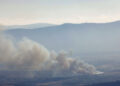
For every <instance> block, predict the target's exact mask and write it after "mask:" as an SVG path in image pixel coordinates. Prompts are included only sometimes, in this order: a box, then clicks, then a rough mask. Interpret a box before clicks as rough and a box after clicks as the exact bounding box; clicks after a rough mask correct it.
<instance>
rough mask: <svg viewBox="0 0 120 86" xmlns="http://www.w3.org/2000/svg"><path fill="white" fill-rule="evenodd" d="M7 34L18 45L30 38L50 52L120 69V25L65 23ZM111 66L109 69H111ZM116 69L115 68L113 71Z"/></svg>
mask: <svg viewBox="0 0 120 86" xmlns="http://www.w3.org/2000/svg"><path fill="white" fill-rule="evenodd" d="M5 33H7V34H9V35H12V36H13V37H14V38H13V39H16V40H17V41H19V40H20V39H22V38H24V37H25V38H29V39H31V40H34V41H37V42H39V43H40V44H42V45H44V46H45V47H47V48H48V49H49V50H55V51H61V50H65V51H70V53H71V54H72V55H75V56H80V57H81V58H82V59H84V60H86V61H89V62H90V63H92V64H96V65H97V64H106V66H107V67H109V69H111V68H110V67H111V65H112V66H113V64H114V66H115V68H117V66H118V68H119V57H120V54H119V53H120V40H119V39H120V38H119V37H120V21H116V22H110V23H82V24H71V23H65V24H62V25H55V26H49V27H42V28H37V29H24V28H19V29H10V30H6V31H5ZM108 63H109V65H108ZM112 68H114V67H112Z"/></svg>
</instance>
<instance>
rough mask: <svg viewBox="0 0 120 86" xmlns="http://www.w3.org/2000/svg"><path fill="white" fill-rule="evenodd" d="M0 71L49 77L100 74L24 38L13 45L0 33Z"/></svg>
mask: <svg viewBox="0 0 120 86" xmlns="http://www.w3.org/2000/svg"><path fill="white" fill-rule="evenodd" d="M0 70H10V71H39V74H40V73H41V74H42V73H45V75H47V74H49V75H51V76H69V75H77V74H100V73H102V72H99V71H97V70H96V68H95V67H94V66H93V65H90V64H87V63H85V62H83V61H80V60H78V59H75V58H72V57H69V56H68V55H67V53H66V52H60V53H56V52H55V51H51V52H50V51H48V50H47V49H46V48H45V47H44V46H43V45H41V44H38V43H36V42H34V41H32V40H29V39H26V38H24V39H23V40H21V41H20V42H19V43H14V42H13V40H11V39H10V38H9V37H7V36H6V35H4V34H2V33H0Z"/></svg>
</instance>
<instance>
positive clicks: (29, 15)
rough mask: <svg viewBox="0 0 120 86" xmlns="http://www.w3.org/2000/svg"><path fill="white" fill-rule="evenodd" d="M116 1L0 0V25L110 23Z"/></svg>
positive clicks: (119, 12) (116, 14)
mask: <svg viewBox="0 0 120 86" xmlns="http://www.w3.org/2000/svg"><path fill="white" fill-rule="evenodd" d="M115 20H120V0H0V24H4V25H15V24H30V23H55V24H61V23H65V22H67V23H68V22H69V23H81V22H110V21H115Z"/></svg>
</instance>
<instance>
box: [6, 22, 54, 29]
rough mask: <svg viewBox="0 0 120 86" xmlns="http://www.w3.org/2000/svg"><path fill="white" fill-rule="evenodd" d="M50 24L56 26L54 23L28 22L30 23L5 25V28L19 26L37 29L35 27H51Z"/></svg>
mask: <svg viewBox="0 0 120 86" xmlns="http://www.w3.org/2000/svg"><path fill="white" fill-rule="evenodd" d="M49 26H54V24H48V23H36V24H28V25H11V26H5V28H7V29H17V28H24V29H35V28H43V27H49Z"/></svg>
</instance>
